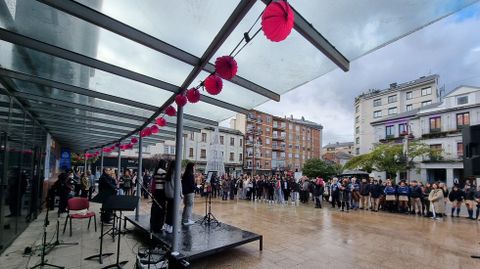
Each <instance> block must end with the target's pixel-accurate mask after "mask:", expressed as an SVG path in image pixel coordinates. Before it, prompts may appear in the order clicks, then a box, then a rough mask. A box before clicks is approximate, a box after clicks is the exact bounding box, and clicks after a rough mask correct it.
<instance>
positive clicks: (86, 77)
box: [0, 40, 172, 106]
mask: <svg viewBox="0 0 480 269" xmlns="http://www.w3.org/2000/svg"><path fill="white" fill-rule="evenodd" d="M0 53H1V55H2V56H3V57H0V65H2V66H3V67H4V68H7V69H11V70H14V71H19V72H23V73H27V74H31V75H35V76H39V77H42V78H46V79H51V80H54V81H58V82H61V83H65V84H69V85H74V86H78V87H82V88H87V89H90V90H93V91H98V92H101V93H105V94H110V95H114V96H118V97H122V98H126V99H130V100H134V101H137V102H141V103H145V104H150V105H155V106H160V105H162V104H163V103H164V102H165V101H166V100H167V99H168V98H169V97H170V96H171V94H172V93H171V92H168V91H165V90H162V89H159V88H156V87H153V86H150V85H146V84H143V83H140V82H136V81H133V80H130V79H126V78H123V77H120V76H117V75H113V74H110V73H107V72H104V71H101V70H97V69H94V68H90V67H86V66H84V65H80V64H77V63H73V62H70V61H67V60H64V59H61V58H57V57H53V56H50V55H48V54H44V53H41V52H38V51H35V50H32V49H28V48H25V47H21V46H14V45H12V44H11V43H8V42H4V41H1V40H0ZM25 63H30V64H28V65H27V64H25ZM132 93H135V94H132ZM153 97H154V98H153Z"/></svg>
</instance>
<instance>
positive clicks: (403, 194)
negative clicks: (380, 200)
mask: <svg viewBox="0 0 480 269" xmlns="http://www.w3.org/2000/svg"><path fill="white" fill-rule="evenodd" d="M397 195H398V211H399V212H400V213H408V199H409V198H410V188H409V187H408V186H407V184H405V181H400V185H399V186H398V187H397Z"/></svg>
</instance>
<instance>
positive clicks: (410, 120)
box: [372, 86, 480, 187]
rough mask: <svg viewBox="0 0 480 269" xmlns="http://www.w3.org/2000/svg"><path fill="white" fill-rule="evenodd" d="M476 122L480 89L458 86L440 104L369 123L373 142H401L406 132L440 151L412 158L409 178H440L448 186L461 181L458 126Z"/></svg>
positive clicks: (479, 106) (432, 179)
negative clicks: (412, 163)
mask: <svg viewBox="0 0 480 269" xmlns="http://www.w3.org/2000/svg"><path fill="white" fill-rule="evenodd" d="M476 124H480V88H477V87H470V86H461V87H458V88H456V89H455V90H453V91H452V92H450V93H449V94H448V95H446V96H445V97H444V98H443V100H442V102H441V103H437V104H432V105H429V106H425V107H423V108H418V109H416V110H413V111H410V112H406V113H402V114H399V115H396V116H392V117H389V118H386V119H382V120H379V121H376V122H373V123H372V127H373V128H374V130H375V137H376V139H377V141H376V142H377V143H386V142H397V143H403V142H404V138H405V137H406V136H407V135H408V136H409V137H410V139H411V140H416V141H420V142H423V143H425V144H428V145H430V147H431V148H432V149H436V150H439V151H441V156H431V157H428V156H427V157H423V158H421V159H420V158H417V159H415V160H414V161H415V167H416V169H411V170H410V172H409V174H408V175H405V176H406V177H408V178H409V179H420V180H422V181H424V182H434V181H441V182H445V183H447V185H448V186H450V187H451V186H452V185H453V183H454V182H456V181H458V182H462V181H463V180H464V176H465V175H464V174H463V150H464V146H463V139H462V128H463V127H465V126H468V125H476Z"/></svg>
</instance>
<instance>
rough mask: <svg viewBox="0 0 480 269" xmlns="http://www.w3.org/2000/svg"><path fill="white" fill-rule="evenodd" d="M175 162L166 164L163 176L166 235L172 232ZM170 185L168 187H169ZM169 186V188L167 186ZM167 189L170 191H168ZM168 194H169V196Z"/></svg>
mask: <svg viewBox="0 0 480 269" xmlns="http://www.w3.org/2000/svg"><path fill="white" fill-rule="evenodd" d="M175 177H176V176H175V160H172V161H170V163H169V164H168V169H167V174H166V175H165V189H166V191H165V198H166V201H167V203H166V206H167V213H166V217H165V225H164V226H165V227H164V229H165V231H166V232H167V233H172V232H173V199H174V196H175V194H174V190H173V189H174V188H173V186H174V184H173V183H174V182H175V180H176V179H175ZM169 184H170V185H169ZM167 185H169V186H170V187H169V186H167ZM168 189H171V193H170V191H168ZM169 193H170V194H169Z"/></svg>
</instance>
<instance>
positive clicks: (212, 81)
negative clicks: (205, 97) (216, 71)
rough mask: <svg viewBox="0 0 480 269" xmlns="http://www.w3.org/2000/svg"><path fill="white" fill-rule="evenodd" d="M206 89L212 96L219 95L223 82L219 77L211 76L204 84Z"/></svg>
mask: <svg viewBox="0 0 480 269" xmlns="http://www.w3.org/2000/svg"><path fill="white" fill-rule="evenodd" d="M204 85H205V89H206V90H207V92H208V93H209V94H211V95H217V94H219V93H220V92H221V91H222V87H223V81H222V79H221V78H220V77H219V76H216V75H213V74H212V75H210V76H208V78H207V79H205V82H204Z"/></svg>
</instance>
